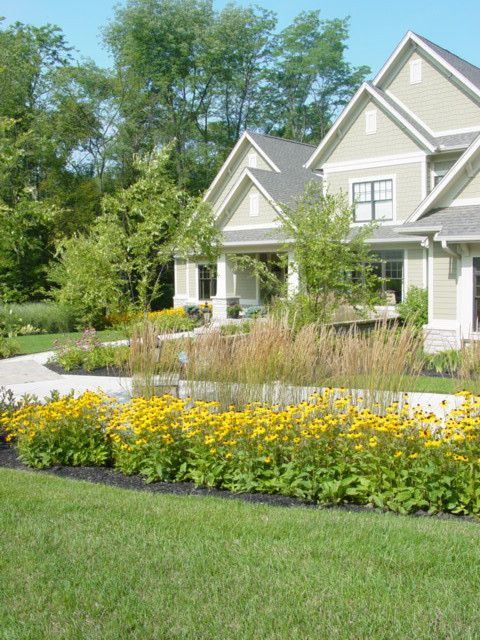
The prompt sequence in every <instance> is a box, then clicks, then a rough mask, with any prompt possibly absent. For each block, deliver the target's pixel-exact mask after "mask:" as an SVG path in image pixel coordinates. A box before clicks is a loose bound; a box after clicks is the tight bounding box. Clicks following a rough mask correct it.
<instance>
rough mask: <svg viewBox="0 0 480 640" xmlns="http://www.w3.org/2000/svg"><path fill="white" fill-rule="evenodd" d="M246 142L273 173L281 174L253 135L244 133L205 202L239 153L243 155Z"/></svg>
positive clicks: (204, 197) (212, 185) (221, 169)
mask: <svg viewBox="0 0 480 640" xmlns="http://www.w3.org/2000/svg"><path fill="white" fill-rule="evenodd" d="M245 142H249V143H250V144H251V145H252V146H253V147H254V148H255V149H256V151H258V153H259V154H260V155H261V156H262V158H263V159H264V160H265V162H266V163H267V164H268V165H270V167H271V168H272V171H275V172H277V173H280V169H279V168H278V167H277V165H276V164H275V162H274V161H273V160H272V158H270V157H269V156H268V154H267V153H266V152H265V151H264V149H263V148H262V147H261V146H259V144H258V142H257V141H256V139H255V138H254V137H253V136H252V135H251V133H250V132H249V131H245V132H244V133H243V135H241V136H240V138H239V139H238V141H237V143H236V145H235V146H234V147H233V149H232V150H231V151H230V153H229V155H228V157H227V159H226V160H225V162H224V163H223V165H222V166H221V168H220V171H219V172H218V173H217V175H216V176H215V178H214V180H213V182H212V184H211V185H210V186H209V188H208V189H207V191H206V192H205V195H204V196H203V199H204V200H208V199H209V197H210V195H211V194H212V192H213V190H214V189H215V187H216V186H217V185H218V183H219V182H220V180H221V179H222V177H223V176H224V175H225V174H226V173H227V171H228V168H229V166H230V165H231V164H232V163H233V162H234V161H235V159H236V158H237V156H238V155H239V153H241V150H242V147H243V146H244V143H245Z"/></svg>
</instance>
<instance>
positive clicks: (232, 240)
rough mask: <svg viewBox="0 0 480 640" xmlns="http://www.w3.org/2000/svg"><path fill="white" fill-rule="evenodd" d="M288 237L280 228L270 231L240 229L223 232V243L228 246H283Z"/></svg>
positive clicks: (253, 228)
mask: <svg viewBox="0 0 480 640" xmlns="http://www.w3.org/2000/svg"><path fill="white" fill-rule="evenodd" d="M287 241H288V240H287V236H286V235H285V233H284V232H283V231H282V230H281V229H279V228H270V229H265V228H263V229H255V227H252V228H251V229H238V230H232V231H229V230H228V229H225V230H224V231H223V243H224V244H226V245H233V244H238V245H243V244H259V245H261V244H283V243H285V242H287Z"/></svg>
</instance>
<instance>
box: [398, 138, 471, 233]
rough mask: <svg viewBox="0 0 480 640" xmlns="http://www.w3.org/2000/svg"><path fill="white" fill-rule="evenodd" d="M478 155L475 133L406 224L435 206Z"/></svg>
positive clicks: (414, 220)
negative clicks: (469, 143) (465, 148)
mask: <svg viewBox="0 0 480 640" xmlns="http://www.w3.org/2000/svg"><path fill="white" fill-rule="evenodd" d="M479 155H480V135H477V137H476V139H475V140H474V141H473V142H472V144H471V145H470V146H469V147H468V149H467V150H466V151H465V152H464V153H463V154H462V155H461V156H460V158H459V159H458V160H457V162H455V164H454V165H453V167H451V169H450V170H449V171H448V172H447V173H446V174H445V176H444V177H443V179H442V180H440V182H439V183H438V184H437V186H436V187H435V188H434V189H432V191H431V192H430V193H429V194H428V196H427V197H426V198H425V199H424V200H422V202H421V203H420V204H419V205H418V207H417V208H416V209H415V211H414V212H413V213H412V215H411V216H410V217H409V218H408V219H407V220H406V221H405V224H406V225H408V224H409V223H411V222H416V221H417V220H418V219H419V218H421V217H423V216H424V215H425V214H426V213H427V212H429V211H431V210H432V209H434V208H435V207H437V206H438V204H439V200H440V198H441V196H443V195H444V194H445V193H446V192H447V191H448V189H449V188H450V187H451V185H452V183H453V182H454V181H455V179H456V178H458V176H460V175H461V172H462V171H463V170H464V169H467V168H468V167H469V166H471V163H472V162H473V161H474V160H475V158H477V157H478V156H479Z"/></svg>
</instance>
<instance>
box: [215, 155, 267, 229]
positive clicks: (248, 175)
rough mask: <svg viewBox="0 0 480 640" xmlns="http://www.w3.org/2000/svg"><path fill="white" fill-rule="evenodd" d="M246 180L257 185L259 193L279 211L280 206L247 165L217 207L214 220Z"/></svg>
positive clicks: (219, 215)
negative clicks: (220, 204)
mask: <svg viewBox="0 0 480 640" xmlns="http://www.w3.org/2000/svg"><path fill="white" fill-rule="evenodd" d="M247 180H250V181H251V182H252V183H253V184H254V185H255V186H256V187H257V189H258V190H259V191H260V193H262V195H263V196H265V198H266V199H267V200H268V201H269V202H270V204H271V205H272V206H273V207H274V209H275V210H276V211H278V212H280V208H279V206H278V205H277V204H276V203H275V200H274V199H273V198H272V196H271V195H270V194H269V193H268V191H267V190H266V189H265V187H264V186H263V185H262V184H261V183H260V182H259V181H258V180H257V178H255V176H254V175H252V173H251V172H250V171H249V170H248V167H246V168H245V169H244V170H243V171H242V173H241V174H240V177H239V179H238V181H237V183H236V184H235V186H234V187H233V188H232V189H231V190H230V192H229V193H228V195H227V197H226V198H225V200H224V201H223V202H222V206H221V207H220V208H219V210H218V211H217V213H216V214H215V219H216V220H218V219H219V218H220V217H221V216H222V214H223V212H224V211H225V209H226V208H227V207H228V204H229V203H230V201H231V200H232V198H233V197H234V196H235V194H236V193H237V192H238V191H239V189H241V188H242V187H243V185H244V184H245V183H246V182H247Z"/></svg>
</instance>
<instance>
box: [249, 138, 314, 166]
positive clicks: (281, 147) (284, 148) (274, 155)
mask: <svg viewBox="0 0 480 640" xmlns="http://www.w3.org/2000/svg"><path fill="white" fill-rule="evenodd" d="M248 135H249V136H250V138H251V139H252V140H254V141H255V142H256V144H257V145H258V146H259V147H260V148H261V149H262V150H263V151H264V153H265V154H266V155H267V156H268V157H269V158H270V159H271V160H273V162H274V163H275V164H276V165H277V167H278V168H279V169H280V172H282V173H283V172H284V171H289V170H290V168H291V167H292V166H294V167H303V165H304V164H305V162H306V161H307V159H308V158H309V157H310V155H311V153H312V151H313V150H314V149H315V145H313V144H306V143H305V142H297V141H296V140H287V139H286V138H278V137H277V136H270V135H267V134H264V133H255V132H253V131H248Z"/></svg>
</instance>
